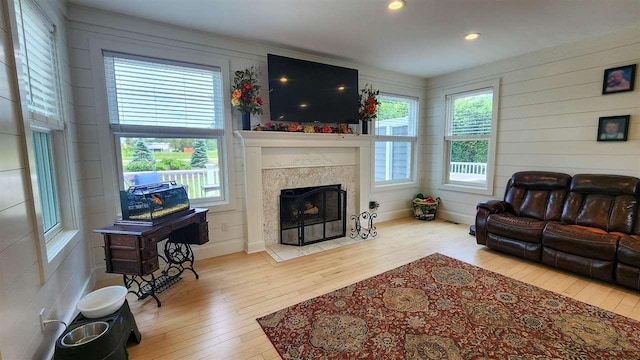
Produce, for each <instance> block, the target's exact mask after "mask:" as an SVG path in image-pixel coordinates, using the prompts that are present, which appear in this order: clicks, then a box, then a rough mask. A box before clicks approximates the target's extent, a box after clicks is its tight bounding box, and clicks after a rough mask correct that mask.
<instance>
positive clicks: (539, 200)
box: [504, 171, 571, 221]
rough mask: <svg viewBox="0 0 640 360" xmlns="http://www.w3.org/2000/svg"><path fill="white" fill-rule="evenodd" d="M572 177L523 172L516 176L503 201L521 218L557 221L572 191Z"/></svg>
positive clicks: (540, 172) (544, 172) (511, 181)
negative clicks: (570, 190) (570, 185)
mask: <svg viewBox="0 0 640 360" xmlns="http://www.w3.org/2000/svg"><path fill="white" fill-rule="evenodd" d="M570 181H571V176H569V175H567V174H561V173H555V172H546V171H523V172H518V173H515V174H513V176H512V177H511V179H510V180H509V183H508V184H507V190H506V192H505V196H504V200H505V201H506V202H507V203H509V205H511V207H512V208H513V212H514V213H515V214H516V215H518V216H526V217H530V218H534V219H538V220H547V221H558V220H560V216H561V214H562V206H563V204H564V200H565V197H566V195H567V192H568V190H569V183H570Z"/></svg>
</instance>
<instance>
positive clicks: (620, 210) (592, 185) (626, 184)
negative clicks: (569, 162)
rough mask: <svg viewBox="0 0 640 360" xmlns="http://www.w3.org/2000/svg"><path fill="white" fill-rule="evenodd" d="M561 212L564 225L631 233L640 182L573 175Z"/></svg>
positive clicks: (625, 177) (609, 177) (637, 180)
mask: <svg viewBox="0 0 640 360" xmlns="http://www.w3.org/2000/svg"><path fill="white" fill-rule="evenodd" d="M569 191H570V192H569V195H567V198H566V200H565V203H564V207H563V209H562V217H561V220H562V222H564V223H567V224H575V225H583V226H589V227H597V228H600V229H602V230H605V231H607V232H614V231H619V232H623V233H631V231H632V226H633V222H634V217H635V216H636V207H637V203H638V200H637V198H638V192H639V191H640V179H638V178H635V177H631V176H621V175H590V174H579V175H575V176H574V177H573V179H572V180H571V186H570V188H569Z"/></svg>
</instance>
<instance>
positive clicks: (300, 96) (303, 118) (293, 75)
mask: <svg viewBox="0 0 640 360" xmlns="http://www.w3.org/2000/svg"><path fill="white" fill-rule="evenodd" d="M267 59H268V69H269V110H270V113H271V120H273V121H289V122H304V123H311V122H321V123H334V124H356V123H358V70H355V69H348V68H344V67H339V66H333V65H327V64H320V63H316V62H311V61H305V60H298V59H292V58H288V57H284V56H278V55H272V54H268V55H267Z"/></svg>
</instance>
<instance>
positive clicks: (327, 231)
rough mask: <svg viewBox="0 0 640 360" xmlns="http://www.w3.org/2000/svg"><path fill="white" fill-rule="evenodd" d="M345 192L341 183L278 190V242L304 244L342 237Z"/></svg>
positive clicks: (345, 217)
mask: <svg viewBox="0 0 640 360" xmlns="http://www.w3.org/2000/svg"><path fill="white" fill-rule="evenodd" d="M346 212H347V192H346V191H345V190H342V186H341V185H339V184H338V185H327V186H317V187H305V188H296V189H284V190H282V191H281V192H280V243H281V244H285V245H296V246H303V245H308V244H313V243H318V242H321V241H326V240H331V239H336V238H340V237H344V236H345V233H346V227H347V216H346Z"/></svg>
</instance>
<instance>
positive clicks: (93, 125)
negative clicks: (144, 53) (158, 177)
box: [68, 5, 424, 277]
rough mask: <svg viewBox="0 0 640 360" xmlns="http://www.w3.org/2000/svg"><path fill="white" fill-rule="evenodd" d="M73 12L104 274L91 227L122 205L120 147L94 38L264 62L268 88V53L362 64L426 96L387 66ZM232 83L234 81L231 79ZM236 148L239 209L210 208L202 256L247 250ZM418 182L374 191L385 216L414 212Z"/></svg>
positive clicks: (386, 85)
mask: <svg viewBox="0 0 640 360" xmlns="http://www.w3.org/2000/svg"><path fill="white" fill-rule="evenodd" d="M68 15H69V22H68V26H69V52H70V58H71V66H72V73H73V76H74V82H73V86H74V95H75V99H76V116H77V119H78V139H79V142H80V143H79V146H80V154H81V157H80V168H81V172H82V174H83V176H84V177H85V178H84V179H85V190H86V192H87V198H86V204H85V208H86V209H87V211H88V212H89V215H88V216H87V219H86V229H87V236H88V237H90V238H91V239H92V241H91V242H92V247H93V253H94V258H95V263H96V269H97V276H99V277H101V276H104V261H103V259H104V253H103V250H102V246H103V241H102V238H101V237H100V236H97V235H95V234H91V233H90V230H91V229H93V228H95V227H100V226H104V225H105V224H107V223H109V222H111V221H113V220H115V218H116V207H115V206H114V205H113V204H114V203H115V202H114V201H113V196H116V194H114V193H115V190H114V189H115V185H114V184H115V181H116V175H115V169H114V166H113V165H110V164H113V163H114V159H115V154H113V153H112V151H104V143H105V142H109V141H113V140H112V139H111V137H110V134H100V135H99V134H98V128H99V127H100V124H101V123H100V122H105V123H102V124H103V125H104V124H106V122H107V121H108V118H107V114H106V113H104V112H103V111H100V110H99V108H100V107H99V106H97V104H98V102H100V101H103V99H99V98H96V94H98V93H102V91H101V89H97V88H95V84H94V82H95V81H94V79H96V76H103V75H102V74H101V71H102V70H101V69H95V67H96V66H92V64H95V63H96V59H92V57H91V54H92V53H91V52H90V48H91V45H90V44H96V43H101V42H102V43H104V42H109V41H118V42H126V43H129V44H138V45H140V46H145V47H153V48H155V49H160V50H164V51H171V52H174V51H181V52H184V53H188V54H190V55H194V56H203V55H204V56H215V57H217V58H221V59H224V61H226V62H228V63H229V68H230V69H229V70H230V72H231V74H230V76H231V77H232V74H233V72H234V71H236V70H242V69H245V68H247V67H250V66H252V65H253V66H258V67H261V68H262V69H263V70H264V72H263V76H262V78H261V79H260V81H261V83H262V85H263V86H264V88H267V86H266V85H267V78H266V67H267V63H266V54H267V53H276V54H280V55H285V56H293V57H297V58H303V59H307V60H313V61H318V62H324V63H329V64H334V65H340V66H347V67H353V68H358V69H359V71H360V82H361V86H362V85H364V84H365V83H370V84H373V86H374V87H376V88H378V89H380V90H382V91H384V92H391V93H398V94H401V95H409V96H416V97H422V96H423V94H424V80H423V79H420V78H416V77H410V76H406V75H400V74H396V73H391V72H387V71H379V70H375V69H370V68H365V67H362V66H358V65H357V64H352V63H346V62H342V61H336V60H334V59H327V58H323V57H319V56H314V55H311V54H304V53H298V52H293V51H289V50H286V49H281V48H274V47H271V46H269V45H264V44H258V43H252V42H249V41H245V40H239V39H233V38H229V37H225V36H220V35H215V34H209V33H203V32H199V31H194V30H190V29H186V28H181V27H176V26H172V25H167V24H161V23H157V22H152V21H146V20H141V19H137V18H133V17H128V16H124V15H119V14H113V13H109V12H105V11H100V10H96V9H91V8H86V7H80V6H75V5H70V6H69V7H68ZM273 41H274V42H277V39H273ZM99 61H101V60H100V59H98V62H97V63H99ZM225 86H229V84H226V85H225ZM98 90H100V91H98ZM263 96H265V97H266V99H265V100H266V106H265V108H266V109H268V94H266V91H265V93H263ZM233 117H234V119H233V127H234V129H239V128H241V125H240V117H239V115H238V113H237V112H236V111H234V113H233ZM252 120H253V123H254V124H256V123H258V122H260V121H262V122H265V121H267V120H268V111H267V114H265V115H264V116H262V117H259V116H255V115H254V116H253V117H252ZM233 150H234V154H233V155H234V157H233V159H232V161H233V162H234V165H235V166H234V167H235V176H234V177H235V183H233V184H232V185H233V187H234V189H235V197H236V199H235V200H236V209H235V210H230V211H224V212H218V211H217V210H216V209H215V208H211V209H210V213H209V215H208V219H209V231H210V237H209V238H210V241H209V243H207V244H206V245H203V246H198V247H196V249H195V251H196V257H197V258H203V257H211V256H219V255H224V254H229V253H233V252H239V251H243V250H244V246H245V242H246V236H247V235H246V221H247V219H246V213H245V211H244V209H243V202H244V170H243V163H242V160H241V159H242V152H241V148H240V146H239V143H238V140H237V139H234V146H233ZM417 187H418V185H417V184H416V185H415V186H414V187H413V188H410V189H404V190H397V191H385V192H375V193H372V194H370V198H371V199H373V200H377V201H379V202H380V203H381V209H380V211H379V214H380V219H381V220H385V219H390V218H394V217H406V216H408V215H409V214H410V212H409V209H410V200H411V198H412V196H413V195H414V194H415V193H416V192H417ZM367 195H369V194H365V196H367ZM249 221H250V220H249ZM222 222H226V223H227V224H228V230H227V231H222V226H221V224H222Z"/></svg>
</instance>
